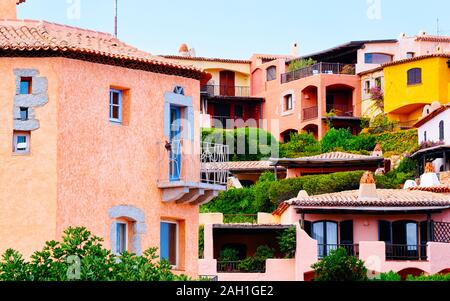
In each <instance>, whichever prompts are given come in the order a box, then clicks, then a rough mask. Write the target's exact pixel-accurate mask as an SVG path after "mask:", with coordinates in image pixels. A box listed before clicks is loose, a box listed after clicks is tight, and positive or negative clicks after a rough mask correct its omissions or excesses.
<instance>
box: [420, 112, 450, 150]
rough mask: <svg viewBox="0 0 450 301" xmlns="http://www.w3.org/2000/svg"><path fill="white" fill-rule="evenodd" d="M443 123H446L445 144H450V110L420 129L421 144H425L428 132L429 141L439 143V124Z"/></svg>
mask: <svg viewBox="0 0 450 301" xmlns="http://www.w3.org/2000/svg"><path fill="white" fill-rule="evenodd" d="M441 121H444V143H445V144H450V110H446V111H444V112H442V113H440V114H439V115H437V116H436V117H434V118H432V119H431V120H429V121H428V122H427V123H425V124H424V125H422V126H421V127H419V129H418V130H419V144H422V142H425V141H424V140H425V134H424V133H425V132H427V141H433V142H438V141H439V123H440V122H441Z"/></svg>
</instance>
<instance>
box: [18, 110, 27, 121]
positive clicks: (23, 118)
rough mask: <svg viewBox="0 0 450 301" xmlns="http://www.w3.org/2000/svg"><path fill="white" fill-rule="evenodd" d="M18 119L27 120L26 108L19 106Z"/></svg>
mask: <svg viewBox="0 0 450 301" xmlns="http://www.w3.org/2000/svg"><path fill="white" fill-rule="evenodd" d="M20 120H22V121H27V120H28V108H20Z"/></svg>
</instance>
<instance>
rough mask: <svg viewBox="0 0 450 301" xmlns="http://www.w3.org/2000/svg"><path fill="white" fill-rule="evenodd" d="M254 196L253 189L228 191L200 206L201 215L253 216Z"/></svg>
mask: <svg viewBox="0 0 450 301" xmlns="http://www.w3.org/2000/svg"><path fill="white" fill-rule="evenodd" d="M254 202H255V195H254V190H253V188H242V189H230V190H227V191H223V192H221V193H219V196H218V197H216V198H215V199H214V200H212V201H211V202H209V203H208V204H206V205H204V206H202V207H201V208H200V211H201V212H202V213H208V212H221V213H223V214H255V213H258V212H255V206H254V204H255V203H254Z"/></svg>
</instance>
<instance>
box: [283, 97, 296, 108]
mask: <svg viewBox="0 0 450 301" xmlns="http://www.w3.org/2000/svg"><path fill="white" fill-rule="evenodd" d="M293 108H294V104H293V101H292V94H288V95H286V96H284V110H285V111H291V110H292V109H293Z"/></svg>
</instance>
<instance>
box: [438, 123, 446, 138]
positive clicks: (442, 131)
mask: <svg viewBox="0 0 450 301" xmlns="http://www.w3.org/2000/svg"><path fill="white" fill-rule="evenodd" d="M444 139H445V132H444V120H441V122H439V141H444Z"/></svg>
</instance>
